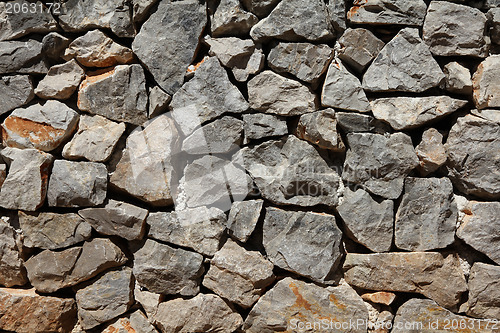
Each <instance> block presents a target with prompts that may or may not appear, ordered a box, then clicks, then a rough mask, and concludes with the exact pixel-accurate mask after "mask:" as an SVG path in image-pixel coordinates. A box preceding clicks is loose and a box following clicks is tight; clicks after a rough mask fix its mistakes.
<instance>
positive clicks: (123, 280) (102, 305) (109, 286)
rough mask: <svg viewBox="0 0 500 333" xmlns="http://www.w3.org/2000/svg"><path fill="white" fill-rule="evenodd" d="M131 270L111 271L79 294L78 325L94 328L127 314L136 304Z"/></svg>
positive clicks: (86, 328) (85, 328) (86, 286)
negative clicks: (134, 303)
mask: <svg viewBox="0 0 500 333" xmlns="http://www.w3.org/2000/svg"><path fill="white" fill-rule="evenodd" d="M133 287H134V280H133V276H132V269H130V268H128V267H124V268H122V269H120V270H115V271H110V272H107V273H106V274H104V275H102V276H101V277H99V278H98V279H96V280H95V281H92V283H90V284H88V285H85V286H82V287H81V288H79V289H78V290H77V292H76V295H75V298H76V304H77V306H78V319H79V323H80V325H81V326H82V328H83V329H84V330H89V329H91V328H94V327H96V326H98V325H100V324H102V323H104V322H106V321H108V320H111V319H113V318H116V317H118V316H119V315H121V314H123V313H125V312H126V311H127V310H128V309H129V307H130V306H131V305H132V303H133V302H134V294H133Z"/></svg>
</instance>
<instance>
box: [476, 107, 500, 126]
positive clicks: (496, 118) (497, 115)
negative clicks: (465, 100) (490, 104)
mask: <svg viewBox="0 0 500 333" xmlns="http://www.w3.org/2000/svg"><path fill="white" fill-rule="evenodd" d="M470 112H471V113H472V114H473V115H474V116H478V117H479V118H483V119H485V120H489V121H492V122H496V123H500V110H477V109H474V110H471V111H470Z"/></svg>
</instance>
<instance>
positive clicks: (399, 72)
mask: <svg viewBox="0 0 500 333" xmlns="http://www.w3.org/2000/svg"><path fill="white" fill-rule="evenodd" d="M443 78H444V74H443V72H442V71H441V68H440V67H439V65H438V63H437V62H436V60H434V58H432V54H431V52H430V50H429V47H428V46H427V45H426V44H424V42H423V41H422V39H420V36H419V34H418V30H417V29H412V28H406V29H403V30H401V31H399V33H398V34H397V35H396V36H395V37H394V38H393V39H392V40H391V41H390V42H389V43H387V44H386V45H385V46H384V48H383V49H382V50H381V51H380V53H379V54H378V56H377V57H376V58H375V60H373V62H372V64H371V65H370V67H368V69H367V71H366V72H365V75H364V76H363V88H364V89H365V90H368V91H373V92H379V91H403V92H423V91H425V90H427V89H429V88H433V87H436V86H438V85H439V83H440V82H441V80H443Z"/></svg>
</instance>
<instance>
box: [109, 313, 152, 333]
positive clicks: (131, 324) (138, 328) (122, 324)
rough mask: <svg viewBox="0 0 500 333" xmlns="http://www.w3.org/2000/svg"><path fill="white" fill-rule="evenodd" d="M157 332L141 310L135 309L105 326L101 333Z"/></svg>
mask: <svg viewBox="0 0 500 333" xmlns="http://www.w3.org/2000/svg"><path fill="white" fill-rule="evenodd" d="M136 332H140V333H158V331H157V330H156V329H155V328H154V326H153V325H152V324H151V323H150V322H149V321H148V318H147V317H146V316H145V315H144V314H143V313H142V311H141V310H135V312H132V313H131V314H130V315H128V316H127V317H122V318H119V319H117V320H116V321H114V322H113V323H111V324H109V325H108V326H106V328H105V329H104V330H103V331H102V333H136Z"/></svg>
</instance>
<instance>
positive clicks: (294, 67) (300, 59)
mask: <svg viewBox="0 0 500 333" xmlns="http://www.w3.org/2000/svg"><path fill="white" fill-rule="evenodd" d="M332 58H333V49H331V48H330V47H329V46H328V45H326V44H320V45H314V44H309V43H284V42H281V43H278V44H277V45H276V46H274V47H273V48H272V49H271V51H270V52H269V55H268V57H267V63H268V64H269V67H271V68H272V69H273V70H275V71H276V72H279V73H289V74H292V75H293V76H295V77H296V78H298V79H299V80H302V81H305V82H308V83H310V84H311V85H312V86H313V87H317V86H318V84H319V79H320V76H321V75H322V74H323V73H324V72H326V69H327V67H328V64H329V63H330V61H331V60H332Z"/></svg>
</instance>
